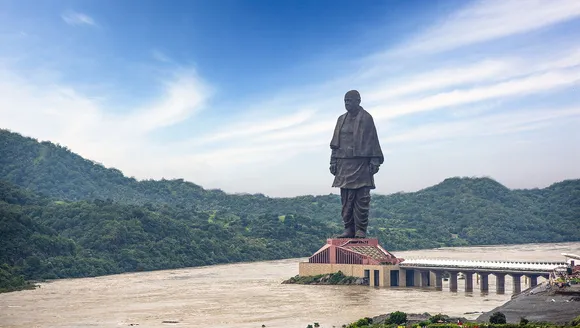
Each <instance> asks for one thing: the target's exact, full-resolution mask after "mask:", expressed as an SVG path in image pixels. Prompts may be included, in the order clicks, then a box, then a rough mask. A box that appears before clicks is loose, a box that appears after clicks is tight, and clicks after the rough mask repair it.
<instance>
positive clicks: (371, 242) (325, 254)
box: [308, 238, 404, 265]
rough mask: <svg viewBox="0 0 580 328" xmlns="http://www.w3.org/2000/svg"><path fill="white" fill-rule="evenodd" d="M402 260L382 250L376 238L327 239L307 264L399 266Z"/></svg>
mask: <svg viewBox="0 0 580 328" xmlns="http://www.w3.org/2000/svg"><path fill="white" fill-rule="evenodd" d="M403 260H404V259H399V258H397V257H396V256H395V255H393V254H391V253H389V252H388V251H387V250H386V249H384V248H382V247H381V245H379V240H378V239H377V238H329V239H327V240H326V245H324V246H322V247H321V248H320V249H319V250H318V251H317V252H316V253H314V254H313V255H312V256H310V258H309V259H308V262H309V263H328V264H375V265H379V264H399V263H400V262H402V261H403Z"/></svg>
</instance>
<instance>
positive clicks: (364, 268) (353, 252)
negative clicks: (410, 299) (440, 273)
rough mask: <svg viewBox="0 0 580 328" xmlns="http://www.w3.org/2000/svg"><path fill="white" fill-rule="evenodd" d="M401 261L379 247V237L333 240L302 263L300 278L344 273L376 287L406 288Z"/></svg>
mask: <svg viewBox="0 0 580 328" xmlns="http://www.w3.org/2000/svg"><path fill="white" fill-rule="evenodd" d="M403 261H404V259H403V258H398V257H396V256H395V255H393V254H391V253H390V252H388V251H387V250H386V249H384V248H383V247H381V245H379V240H378V239H376V238H329V239H327V240H326V245H324V246H322V247H321V248H320V249H319V250H318V251H317V252H316V253H314V254H313V255H312V256H310V257H309V258H308V262H300V263H299V276H317V275H321V274H330V273H336V272H339V271H340V272H342V273H343V274H344V275H347V276H352V277H359V278H362V279H363V281H365V282H366V283H365V284H368V285H370V286H375V287H388V286H404V285H405V279H399V277H406V276H405V274H406V273H405V271H404V270H403V269H401V268H400V267H399V263H401V262H403Z"/></svg>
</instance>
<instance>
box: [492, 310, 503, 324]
mask: <svg viewBox="0 0 580 328" xmlns="http://www.w3.org/2000/svg"><path fill="white" fill-rule="evenodd" d="M506 322H507V321H506V318H505V314H503V313H501V312H494V313H493V314H492V315H491V317H490V318H489V323H494V324H502V323H506Z"/></svg>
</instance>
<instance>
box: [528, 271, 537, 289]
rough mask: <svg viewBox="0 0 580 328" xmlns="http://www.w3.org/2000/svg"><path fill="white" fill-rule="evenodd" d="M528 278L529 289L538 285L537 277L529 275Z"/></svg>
mask: <svg viewBox="0 0 580 328" xmlns="http://www.w3.org/2000/svg"><path fill="white" fill-rule="evenodd" d="M528 278H529V279H530V287H535V286H537V285H538V275H535V274H533V275H529V276H528Z"/></svg>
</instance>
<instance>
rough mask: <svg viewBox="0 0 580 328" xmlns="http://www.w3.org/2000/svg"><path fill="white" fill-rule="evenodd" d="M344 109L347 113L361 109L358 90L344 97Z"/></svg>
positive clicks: (351, 91)
mask: <svg viewBox="0 0 580 328" xmlns="http://www.w3.org/2000/svg"><path fill="white" fill-rule="evenodd" d="M344 107H345V108H346V110H347V111H349V112H353V111H356V110H358V109H359V107H360V93H358V91H356V90H350V91H349V92H347V93H346V94H345V95H344Z"/></svg>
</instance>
